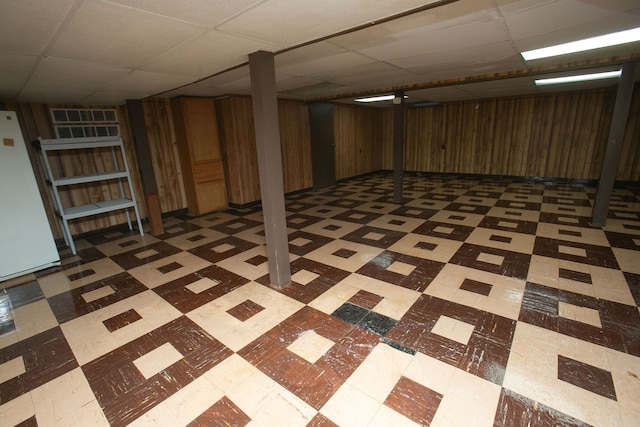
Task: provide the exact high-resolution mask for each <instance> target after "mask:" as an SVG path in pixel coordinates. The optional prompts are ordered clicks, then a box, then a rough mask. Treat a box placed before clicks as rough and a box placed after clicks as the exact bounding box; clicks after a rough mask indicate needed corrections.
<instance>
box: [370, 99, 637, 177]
mask: <svg viewBox="0 0 640 427" xmlns="http://www.w3.org/2000/svg"><path fill="white" fill-rule="evenodd" d="M615 96H616V92H615V89H603V90H596V91H584V92H571V93H557V94H545V95H536V96H522V97H510V98H496V99H487V100H480V101H470V102H452V103H446V104H443V105H441V106H438V107H431V108H415V109H414V108H408V109H407V111H406V118H405V126H406V127H405V137H406V139H405V170H408V171H419V172H447V173H468V174H489V175H513V176H530V177H548V178H553V177H556V178H571V179H599V177H600V171H601V167H602V159H603V156H604V150H605V146H606V141H607V137H608V133H609V127H610V124H611V116H612V113H613V107H614V104H615ZM392 120H393V116H392V114H391V112H390V111H385V113H384V125H383V133H382V140H383V141H384V148H383V153H385V155H384V162H383V168H385V169H392V167H393V164H392V157H391V153H392V151H391V150H392V143H393V142H392V135H393V133H392V123H393V122H392ZM639 139H640V94H639V93H638V90H636V91H635V94H634V97H633V101H632V107H631V111H630V114H629V121H628V124H627V130H626V134H625V139H624V141H623V148H622V156H621V164H620V168H619V170H618V175H617V179H619V180H626V181H627V180H628V181H637V180H640V160H638V157H640V144H639ZM443 147H444V148H443Z"/></svg>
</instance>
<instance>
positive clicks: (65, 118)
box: [51, 108, 120, 138]
mask: <svg viewBox="0 0 640 427" xmlns="http://www.w3.org/2000/svg"><path fill="white" fill-rule="evenodd" d="M51 117H52V119H53V125H54V128H55V130H56V135H57V137H58V138H86V137H94V136H118V135H120V126H119V125H118V114H117V112H116V110H115V109H95V110H94V109H83V108H52V109H51Z"/></svg>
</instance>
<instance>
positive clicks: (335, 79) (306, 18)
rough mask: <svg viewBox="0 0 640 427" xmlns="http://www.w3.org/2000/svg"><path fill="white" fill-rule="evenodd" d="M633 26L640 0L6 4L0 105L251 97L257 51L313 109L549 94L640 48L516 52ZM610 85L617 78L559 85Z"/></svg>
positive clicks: (281, 85)
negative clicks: (271, 59) (551, 54)
mask: <svg viewBox="0 0 640 427" xmlns="http://www.w3.org/2000/svg"><path fill="white" fill-rule="evenodd" d="M638 23H640V3H638V1H637V0H441V1H437V0H432V1H417V0H393V1H392V0H384V1H376V2H370V1H364V0H357V1H349V2H345V1H342V0H325V1H323V2H317V1H311V0H262V1H256V0H238V1H234V2H229V1H225V0H188V1H184V2H174V1H172V0H3V1H2V2H0V74H1V75H2V79H0V100H2V101H5V102H22V103H29V102H34V103H59V104H78V105H90V104H99V105H121V104H123V103H124V102H125V101H126V100H127V99H146V98H150V97H158V98H171V97H175V96H181V95H185V96H209V97H217V96H224V95H229V94H240V95H247V94H250V93H251V88H250V80H249V70H248V55H249V54H250V53H253V52H255V51H258V50H265V51H269V52H274V53H275V54H276V56H275V65H276V79H277V90H278V94H279V96H282V97H286V98H293V99H301V100H305V101H309V100H315V99H323V100H329V99H336V98H340V97H344V99H343V100H342V101H344V102H352V96H353V95H363V94H367V93H379V92H380V91H381V90H383V89H386V90H394V89H407V90H410V91H409V92H408V93H407V94H408V96H409V98H408V101H407V102H409V103H411V102H419V101H424V100H430V101H437V102H447V101H460V100H468V99H479V98H485V97H495V96H512V95H525V94H534V93H543V92H545V91H551V90H553V91H558V90H560V89H559V88H557V87H556V88H552V89H550V88H539V87H536V86H535V84H534V80H535V78H536V75H537V74H540V73H543V72H544V74H545V75H548V76H549V77H553V76H555V75H557V74H558V73H559V72H555V73H554V71H558V70H562V69H565V68H572V69H574V68H575V69H579V68H589V69H593V70H594V71H607V70H611V69H613V68H615V67H618V68H619V64H620V63H622V62H624V61H627V60H638V59H640V43H638V42H636V43H629V44H626V45H622V46H618V47H612V48H604V49H598V50H595V51H592V52H583V53H579V54H572V55H568V56H566V57H556V58H549V59H542V60H536V61H529V62H526V61H524V60H523V59H522V57H521V56H520V53H519V52H520V51H523V50H528V49H535V48H540V47H545V46H548V45H551V44H557V43H563V42H568V41H572V40H576V39H580V38H585V37H592V36H597V35H600V34H604V33H608V32H613V31H621V30H625V29H629V28H633V27H637V26H638ZM492 76H494V77H497V78H495V79H494V78H492ZM505 76H508V77H513V78H508V79H505V78H504V77H505ZM465 79H466V80H465ZM452 82H453V83H456V82H462V83H464V84H453V83H452ZM606 85H615V80H614V81H611V80H609V81H601V82H589V83H581V84H571V85H567V86H565V88H563V89H562V90H576V89H583V88H591V87H602V86H606Z"/></svg>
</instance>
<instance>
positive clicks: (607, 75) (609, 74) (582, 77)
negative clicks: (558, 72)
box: [536, 70, 622, 86]
mask: <svg viewBox="0 0 640 427" xmlns="http://www.w3.org/2000/svg"><path fill="white" fill-rule="evenodd" d="M620 74H622V70H618V71H606V72H603V73H592V74H578V75H574V76H564V77H554V78H549V79H540V80H536V86H544V85H555V84H560V83H573V82H584V81H588V80H600V79H612V78H614V77H620Z"/></svg>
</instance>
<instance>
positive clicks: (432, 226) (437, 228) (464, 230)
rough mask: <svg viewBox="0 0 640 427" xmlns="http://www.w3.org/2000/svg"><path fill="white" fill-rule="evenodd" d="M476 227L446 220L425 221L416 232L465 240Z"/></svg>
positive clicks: (460, 240)
mask: <svg viewBox="0 0 640 427" xmlns="http://www.w3.org/2000/svg"><path fill="white" fill-rule="evenodd" d="M473 230H474V228H473V227H469V226H466V225H458V224H449V223H444V222H435V221H425V222H424V223H423V224H422V225H420V226H418V227H417V228H416V229H415V230H413V232H414V233H418V234H424V235H425V236H433V237H440V238H442V239H449V240H457V241H459V242H464V241H465V240H467V237H469V235H470V234H471V233H472V232H473Z"/></svg>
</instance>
